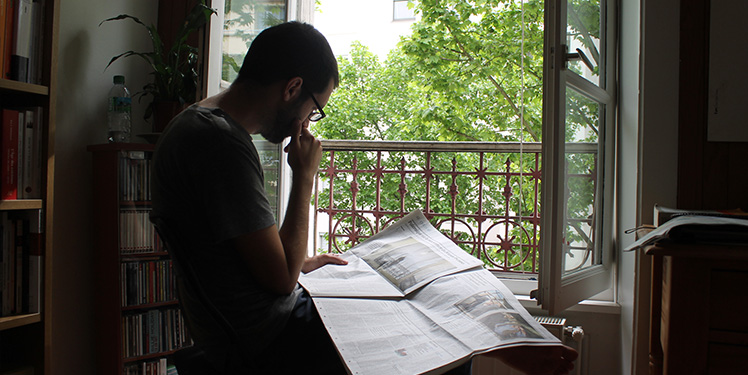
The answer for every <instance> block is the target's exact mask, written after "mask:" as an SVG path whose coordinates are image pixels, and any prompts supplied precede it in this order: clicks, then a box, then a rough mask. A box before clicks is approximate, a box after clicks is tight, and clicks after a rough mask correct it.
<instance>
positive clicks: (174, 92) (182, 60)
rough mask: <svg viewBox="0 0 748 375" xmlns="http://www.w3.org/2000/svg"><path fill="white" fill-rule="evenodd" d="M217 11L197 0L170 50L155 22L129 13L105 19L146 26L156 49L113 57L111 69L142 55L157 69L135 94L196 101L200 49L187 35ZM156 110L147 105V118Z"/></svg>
mask: <svg viewBox="0 0 748 375" xmlns="http://www.w3.org/2000/svg"><path fill="white" fill-rule="evenodd" d="M215 12H216V11H215V10H213V9H211V8H209V7H207V6H206V5H204V4H202V3H197V4H196V5H195V6H194V7H193V8H192V10H190V12H189V13H188V14H187V16H186V17H185V20H184V22H183V23H182V26H181V27H180V29H179V31H178V32H177V34H176V36H175V39H174V41H173V43H172V45H171V48H169V49H168V50H167V49H165V48H164V43H163V40H162V38H161V36H160V35H159V33H158V30H157V29H156V26H154V25H152V24H151V25H150V26H149V25H146V24H144V23H143V22H142V21H141V20H140V19H138V18H137V17H133V16H131V15H128V14H120V15H119V16H116V17H112V18H108V19H106V20H104V21H102V22H101V23H100V24H99V26H101V25H102V24H103V23H104V22H109V21H119V20H126V19H129V20H131V21H133V22H135V23H137V24H139V25H141V26H143V27H144V28H145V29H146V32H147V33H148V36H149V37H150V40H151V45H152V47H153V51H151V52H136V51H127V52H123V53H121V54H119V55H117V56H114V57H112V59H111V60H109V63H108V64H107V66H106V67H107V68H108V67H109V66H110V65H112V63H114V62H115V61H117V60H119V59H120V58H124V57H130V56H138V57H140V58H142V59H143V60H144V61H145V62H146V63H148V65H149V66H150V67H151V69H152V70H153V71H152V72H151V73H150V74H151V75H153V81H152V82H150V83H148V84H146V85H145V86H143V89H142V90H141V91H139V92H137V93H136V94H135V96H136V97H140V98H141V99H142V97H143V96H148V95H150V96H152V97H153V100H154V101H155V100H166V101H178V102H179V103H180V104H185V103H192V102H194V101H195V95H196V94H197V81H198V76H199V73H198V68H197V65H198V55H197V52H198V51H197V48H196V47H194V46H191V45H189V44H188V43H187V38H188V37H189V36H190V34H192V33H193V32H195V31H196V30H198V29H200V28H201V27H203V26H205V25H206V24H207V23H208V21H209V20H210V16H211V15H213V14H214V13H215ZM152 113H153V102H151V103H150V104H149V105H148V107H147V108H146V112H145V118H149V117H150V116H151V114H152Z"/></svg>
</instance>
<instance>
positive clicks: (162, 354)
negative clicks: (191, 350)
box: [123, 349, 178, 363]
mask: <svg viewBox="0 0 748 375" xmlns="http://www.w3.org/2000/svg"><path fill="white" fill-rule="evenodd" d="M177 350H178V349H176V350H169V351H165V352H158V353H151V354H146V355H141V356H137V357H129V358H124V359H123V362H124V363H130V362H137V361H144V360H146V359H151V358H161V357H165V356H169V355H172V354H174V352H176V351H177Z"/></svg>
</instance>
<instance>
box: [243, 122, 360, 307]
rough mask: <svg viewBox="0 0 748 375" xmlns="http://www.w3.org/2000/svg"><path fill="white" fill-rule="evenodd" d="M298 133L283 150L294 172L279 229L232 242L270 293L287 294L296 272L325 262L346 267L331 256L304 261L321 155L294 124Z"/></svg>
mask: <svg viewBox="0 0 748 375" xmlns="http://www.w3.org/2000/svg"><path fill="white" fill-rule="evenodd" d="M297 130H298V131H297V132H295V135H294V136H292V138H291V142H290V143H289V145H288V147H286V152H288V164H289V165H290V166H291V169H292V170H293V180H292V184H291V194H290V196H289V201H288V208H287V210H286V216H285V219H284V221H283V224H282V226H281V228H280V230H278V229H277V227H276V226H275V225H272V226H270V227H268V228H265V229H262V230H259V231H256V232H253V233H249V234H245V235H242V236H240V237H238V238H236V239H234V246H235V248H237V250H239V251H240V253H241V254H242V256H243V258H244V260H245V261H246V263H247V265H248V267H249V270H250V273H251V274H252V276H254V278H255V279H256V280H257V281H258V282H259V283H260V284H261V285H263V286H264V287H265V288H266V289H268V290H269V291H271V292H274V293H278V294H288V293H291V292H292V291H293V289H294V288H295V287H296V282H297V281H298V278H299V273H300V272H301V271H302V267H303V268H304V272H309V271H310V270H312V269H315V268H318V267H321V266H323V265H325V264H328V263H335V264H345V261H343V260H342V259H339V258H337V257H334V256H320V257H314V258H309V259H307V256H306V252H307V239H308V236H309V205H310V199H311V195H312V188H313V186H314V179H315V176H316V173H317V168H318V166H319V160H320V158H321V156H322V145H321V143H320V142H319V140H317V139H316V138H314V136H313V135H312V134H311V133H310V132H309V130H308V129H305V128H303V127H302V126H301V123H298V124H297Z"/></svg>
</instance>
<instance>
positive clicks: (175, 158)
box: [152, 105, 301, 355]
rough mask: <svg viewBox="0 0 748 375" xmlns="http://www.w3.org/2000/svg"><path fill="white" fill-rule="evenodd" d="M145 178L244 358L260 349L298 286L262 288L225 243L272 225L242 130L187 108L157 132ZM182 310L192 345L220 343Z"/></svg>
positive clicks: (253, 153)
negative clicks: (279, 290)
mask: <svg viewBox="0 0 748 375" xmlns="http://www.w3.org/2000/svg"><path fill="white" fill-rule="evenodd" d="M152 179H153V181H152V189H153V211H152V215H153V216H156V217H159V218H161V219H162V220H164V221H165V222H166V223H168V226H169V228H170V229H171V232H173V233H174V234H176V235H178V236H180V242H181V243H182V244H184V245H185V247H186V249H179V251H182V250H184V251H183V253H184V254H186V255H187V258H188V259H189V260H190V263H191V264H192V266H193V268H194V269H195V270H196V272H197V273H198V278H199V281H200V283H201V284H202V285H203V287H204V289H205V290H206V292H207V294H208V296H209V297H210V298H211V299H212V302H213V304H214V305H216V306H217V307H218V309H219V310H220V311H221V312H222V313H223V315H224V316H225V317H226V318H227V319H228V320H229V322H230V323H231V324H232V325H233V326H234V328H235V329H236V330H237V331H238V332H239V334H240V336H242V337H243V339H242V341H243V342H244V343H245V345H246V346H247V347H246V348H243V349H246V350H248V351H249V352H248V353H247V355H251V354H252V353H257V352H259V351H260V350H261V349H263V348H264V347H265V346H266V345H267V343H268V342H269V341H270V340H272V339H273V338H274V337H275V336H276V335H277V334H278V332H280V331H281V330H282V329H283V327H284V326H285V323H286V321H287V319H288V316H289V314H290V311H291V309H292V308H293V305H294V303H295V301H296V299H297V297H298V295H299V293H300V292H301V289H300V288H299V287H298V285H297V287H296V290H295V291H294V292H293V293H291V294H290V295H286V296H283V295H277V294H273V293H270V292H267V291H265V290H263V289H262V288H261V287H260V285H258V283H257V282H256V281H255V280H254V279H253V278H252V276H251V275H250V274H249V271H248V268H247V266H246V264H245V261H244V260H243V259H242V258H241V256H240V255H239V253H238V252H237V251H236V250H235V249H234V248H233V247H232V246H231V244H230V241H228V240H230V239H232V238H236V237H238V236H240V235H242V234H246V233H252V232H255V231H257V230H260V229H264V228H267V227H269V226H271V225H273V224H275V218H274V217H273V213H272V211H271V209H270V205H269V203H268V200H267V197H266V195H265V190H264V181H263V179H264V177H263V172H262V165H261V164H260V159H259V155H258V153H257V150H256V149H255V147H254V145H253V144H252V138H251V137H250V135H249V133H247V131H246V130H245V129H244V128H242V127H241V126H240V125H239V124H237V123H236V122H235V121H234V120H232V119H231V118H230V117H229V116H228V115H227V114H226V113H224V112H223V111H222V110H220V109H216V108H203V107H199V106H197V105H193V106H191V107H190V108H188V109H186V110H185V111H184V112H182V113H181V114H180V115H179V116H177V117H176V118H175V119H174V121H172V123H171V124H170V126H169V128H168V129H167V130H166V132H165V133H164V134H162V135H161V137H160V139H159V142H158V144H157V146H156V153H155V156H154V161H153V171H152ZM254 251H264V249H254ZM187 305H188V306H185V304H184V303H183V306H185V309H186V310H193V311H186V313H187V315H188V318H189V319H191V320H192V324H191V326H190V328H191V332H190V334H191V335H192V337H193V338H194V339H195V341H196V342H200V341H206V342H210V341H211V340H216V339H220V337H218V338H217V337H216V332H215V331H216V327H215V325H212V324H210V323H209V322H208V321H207V320H206V319H209V318H208V317H206V316H204V315H205V312H204V311H201V310H200V309H199V308H195V309H190V308H189V307H190V306H189V304H187Z"/></svg>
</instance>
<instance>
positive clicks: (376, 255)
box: [300, 211, 559, 375]
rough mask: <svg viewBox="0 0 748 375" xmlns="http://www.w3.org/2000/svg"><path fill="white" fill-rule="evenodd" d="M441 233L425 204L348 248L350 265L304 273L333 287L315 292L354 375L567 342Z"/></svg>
mask: <svg viewBox="0 0 748 375" xmlns="http://www.w3.org/2000/svg"><path fill="white" fill-rule="evenodd" d="M429 227H430V228H432V229H433V230H432V229H428V228H429ZM437 234H438V235H437ZM441 238H445V239H447V238H446V236H444V235H442V234H441V233H440V232H438V231H437V230H436V229H435V228H433V226H431V224H429V223H428V221H427V220H426V219H425V217H424V216H423V214H421V213H420V211H418V212H415V213H411V214H410V215H408V216H406V217H405V218H404V219H402V220H400V221H399V222H398V223H396V224H395V225H393V226H392V227H390V228H388V229H387V230H385V231H382V232H380V234H379V235H377V236H374V237H372V238H370V239H369V240H368V241H367V242H365V243H363V244H361V245H359V246H358V247H356V248H353V249H351V250H350V251H349V252H348V253H347V254H344V256H345V257H347V258H348V260H349V261H350V262H351V263H349V264H348V265H347V266H342V267H339V266H334V267H322V268H320V269H319V270H318V271H322V270H325V269H327V270H325V271H324V272H317V271H314V272H310V273H309V274H307V275H306V276H312V277H304V278H303V280H302V279H301V278H300V283H301V284H302V285H303V286H304V287H305V288H307V290H312V289H315V290H317V291H318V292H319V291H320V290H322V289H323V288H322V287H320V286H323V287H324V288H326V289H324V293H322V295H325V297H322V296H321V295H320V294H319V293H318V294H317V296H315V295H313V296H312V298H313V300H314V303H315V306H316V308H317V310H318V311H319V314H320V317H321V318H322V321H323V323H324V324H325V327H326V328H327V330H328V332H329V333H330V336H331V337H332V339H333V341H334V343H335V345H336V347H337V349H338V352H339V353H340V356H341V358H342V359H343V361H344V362H345V364H346V366H347V367H348V370H349V371H350V373H352V374H361V375H365V374H372V375H375V374H376V375H379V374H403V375H405V374H424V373H425V374H431V373H434V374H437V373H443V372H444V371H447V370H448V369H451V368H454V367H457V366H458V365H460V364H462V363H464V362H465V361H467V360H468V359H469V358H470V357H471V356H473V355H477V354H481V353H484V352H487V351H490V350H494V349H497V348H500V347H506V346H514V345H520V344H523V345H527V344H530V345H558V344H559V340H558V339H556V338H555V337H554V336H553V335H552V334H551V333H550V332H548V331H547V330H546V329H545V328H544V327H543V326H542V325H540V324H539V323H538V322H537V321H535V319H533V318H532V316H531V315H530V314H529V313H528V312H527V310H525V309H524V308H523V307H522V305H521V304H520V303H519V301H518V300H517V299H516V297H514V295H513V294H512V293H511V291H509V289H508V288H507V287H506V286H504V284H503V283H502V282H501V281H500V280H498V279H497V278H496V277H495V276H493V274H491V273H490V272H489V271H487V270H485V269H483V268H482V267H480V264H479V265H478V266H477V267H476V266H475V262H474V261H473V260H472V259H475V258H473V257H472V256H470V255H469V254H466V253H465V252H464V251H462V250H461V249H459V247H457V246H456V245H455V244H454V243H452V242H451V241H450V240H449V239H447V240H446V241H441ZM369 242H374V243H369ZM365 244H368V245H366V246H364V245H365ZM455 250H456V251H455ZM354 251H355V252H354ZM349 254H350V255H349ZM465 257H467V258H465ZM475 260H476V261H478V260H477V259H475ZM478 262H480V261H478ZM372 273H375V274H378V275H381V276H379V277H378V278H376V277H373V276H371V274H372ZM351 280H354V281H351ZM363 280H368V281H371V282H373V283H380V284H381V285H382V286H380V287H374V286H372V287H369V289H367V287H366V286H365V285H364V284H365V282H364V281H363ZM384 285H389V286H390V287H391V288H393V290H395V292H392V293H388V292H386V288H385V287H384ZM336 290H337V292H336ZM360 291H362V293H364V294H366V295H356V293H358V292H360ZM390 291H392V290H390ZM367 293H368V294H367ZM376 294H381V295H379V296H377V295H376ZM336 295H337V297H336Z"/></svg>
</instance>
